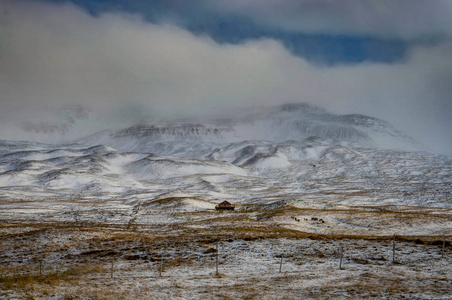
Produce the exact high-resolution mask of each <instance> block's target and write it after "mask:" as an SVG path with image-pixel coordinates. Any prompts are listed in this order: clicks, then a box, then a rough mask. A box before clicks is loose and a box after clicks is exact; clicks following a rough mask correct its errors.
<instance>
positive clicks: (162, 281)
mask: <svg viewBox="0 0 452 300" xmlns="http://www.w3.org/2000/svg"><path fill="white" fill-rule="evenodd" d="M236 229H237V228H236ZM2 233H3V238H2V240H1V246H2V249H4V252H3V255H2V265H1V268H2V280H1V286H2V291H1V294H0V295H1V299H26V298H28V299H335V298H339V299H341V298H355V299H356V298H359V299H364V298H365V299H369V298H378V299H381V298H386V299H405V298H406V299H450V297H452V289H451V287H452V270H451V268H450V265H451V263H452V256H451V255H452V249H451V244H450V237H448V238H449V240H448V241H446V247H444V248H443V243H442V241H441V240H435V239H431V238H426V237H424V238H423V239H422V240H421V239H415V240H410V241H407V240H404V239H402V238H401V237H398V238H397V239H396V241H395V252H394V253H395V262H393V261H392V259H393V241H392V240H391V239H346V238H339V237H336V238H320V237H317V236H311V237H310V238H308V237H296V238H295V237H292V238H288V237H282V235H284V232H279V233H278V232H273V236H272V237H270V236H269V237H266V238H264V237H251V235H250V236H248V237H243V236H241V237H240V234H238V232H236V234H235V236H234V235H228V236H226V235H217V236H204V235H199V236H190V237H188V236H185V235H180V236H176V235H172V236H166V237H164V236H155V235H152V233H158V230H151V231H147V232H144V231H139V232H131V231H125V230H121V229H118V228H117V229H114V230H113V229H110V230H107V229H105V228H104V229H101V228H88V227H79V228H77V227H65V228H55V227H53V228H50V227H49V228H45V227H39V226H37V227H36V226H30V227H21V226H19V227H3V228H2ZM279 235H281V236H279ZM217 245H218V249H219V251H218V275H216V256H217V251H216V249H217ZM341 248H342V249H344V252H343V255H342V268H339V266H340V263H341V262H340V257H341V255H340V249H341ZM281 258H282V260H281ZM39 261H41V263H39ZM160 270H161V271H162V272H161V273H160ZM280 270H281V271H280ZM40 272H41V276H39V274H40ZM112 277H113V278H112Z"/></svg>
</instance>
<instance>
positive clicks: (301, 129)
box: [76, 104, 421, 158]
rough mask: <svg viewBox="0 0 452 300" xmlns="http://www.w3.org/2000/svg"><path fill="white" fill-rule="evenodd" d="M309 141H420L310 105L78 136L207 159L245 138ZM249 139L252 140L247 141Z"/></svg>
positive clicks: (410, 144)
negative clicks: (213, 152) (215, 152)
mask: <svg viewBox="0 0 452 300" xmlns="http://www.w3.org/2000/svg"><path fill="white" fill-rule="evenodd" d="M308 139H319V140H323V141H326V140H329V141H334V142H342V143H353V144H356V145H359V146H369V147H377V148H386V149H388V148H391V149H404V150H415V149H417V150H419V149H420V148H421V145H420V144H418V143H417V142H416V141H414V140H413V139H411V138H409V137H408V136H406V135H404V134H403V133H401V132H400V131H398V130H396V129H395V128H394V127H392V126H391V125H390V124H389V123H387V122H385V121H383V120H380V119H376V118H373V117H368V116H364V115H357V114H352V115H334V114H331V113H329V112H327V111H325V110H324V109H322V108H319V107H316V106H312V105H309V104H290V105H283V106H280V107H273V108H265V109H264V108H262V109H255V110H254V111H251V112H246V113H240V114H236V116H235V117H233V118H227V119H224V118H223V119H211V120H204V121H203V122H202V123H201V122H199V120H198V123H193V122H192V123H183V122H182V121H178V122H177V121H173V122H166V123H165V124H162V123H160V124H159V123H157V124H152V125H137V126H133V127H130V128H126V129H123V130H119V131H108V130H107V131H101V132H98V133H95V134H93V135H91V136H88V137H85V138H82V139H80V140H78V141H76V142H77V143H80V144H83V145H90V146H93V145H98V144H102V145H108V146H110V147H113V148H115V149H118V150H121V151H137V152H153V153H159V154H165V155H174V156H182V157H187V156H188V157H194V158H206V157H207V156H206V155H208V154H211V152H212V151H213V150H215V149H216V148H218V147H228V148H230V147H229V144H231V143H238V144H240V143H243V142H244V141H259V143H257V144H258V145H256V147H258V146H259V144H260V143H261V142H269V143H272V144H274V145H277V144H281V143H285V142H287V141H295V142H302V143H305V144H306V141H308ZM247 143H250V142H247Z"/></svg>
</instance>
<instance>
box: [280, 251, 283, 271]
mask: <svg viewBox="0 0 452 300" xmlns="http://www.w3.org/2000/svg"><path fill="white" fill-rule="evenodd" d="M282 261H283V255H282V254H281V260H280V262H279V273H281V271H282Z"/></svg>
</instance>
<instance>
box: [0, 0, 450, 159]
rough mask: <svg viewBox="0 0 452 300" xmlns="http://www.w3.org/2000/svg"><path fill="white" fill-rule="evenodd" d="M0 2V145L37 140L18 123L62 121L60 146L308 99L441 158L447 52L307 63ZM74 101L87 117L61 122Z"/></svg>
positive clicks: (264, 48)
mask: <svg viewBox="0 0 452 300" xmlns="http://www.w3.org/2000/svg"><path fill="white" fill-rule="evenodd" d="M1 3H2V9H1V10H3V11H6V14H5V16H6V17H5V18H2V21H1V22H2V26H0V40H1V41H2V43H0V45H1V48H0V57H1V59H0V91H1V94H0V122H1V125H2V126H1V127H0V138H3V139H17V138H22V139H35V140H36V139H41V138H43V137H44V136H43V135H42V134H40V133H36V132H34V133H31V132H29V131H24V130H23V129H24V126H23V124H24V123H25V124H27V126H28V125H30V124H34V123H36V124H38V125H39V126H41V125H44V126H41V127H40V128H57V129H58V128H61V127H52V125H53V124H60V125H61V124H63V125H64V126H67V127H68V129H67V130H66V128H65V127H63V130H60V131H64V132H67V133H68V138H70V137H75V136H81V135H85V134H88V133H91V132H92V131H94V130H95V129H100V127H106V126H126V124H129V123H130V122H135V121H136V119H137V120H139V121H142V120H145V119H146V116H147V115H151V116H153V117H158V116H162V115H164V116H166V115H172V114H186V115H204V114H207V113H211V112H217V111H222V110H223V109H226V108H231V107H238V106H241V107H246V106H251V105H277V104H282V103H287V102H311V103H314V104H318V105H320V106H324V107H326V108H329V109H331V110H332V111H335V112H339V113H356V112H358V113H365V114H369V115H373V116H377V117H381V118H383V119H385V120H388V121H390V122H392V123H394V124H395V125H396V126H398V127H399V128H401V129H403V130H405V131H406V132H407V133H409V134H412V135H414V136H415V137H416V138H419V139H421V141H423V142H425V143H429V144H431V145H432V149H434V150H436V151H441V152H447V153H452V141H451V139H450V132H449V128H450V127H451V126H450V125H452V124H451V121H450V120H449V119H450V118H449V116H450V113H451V112H452V108H451V97H452V91H451V88H450V84H449V83H450V82H451V80H450V79H451V78H452V59H451V53H452V52H451V51H450V50H451V45H449V44H443V45H441V46H437V47H426V48H419V49H416V50H415V51H414V52H413V53H412V55H411V56H410V57H409V59H407V61H406V62H404V63H400V64H395V65H390V64H361V65H357V66H338V67H334V68H328V67H317V66H313V65H310V64H309V63H307V62H306V61H305V60H303V59H301V58H299V57H295V56H293V55H292V54H291V53H289V52H288V51H287V50H286V49H285V48H284V47H283V46H282V45H281V44H280V43H278V42H276V41H273V40H268V39H264V40H259V41H252V42H248V43H245V44H241V45H220V44H217V43H215V42H214V41H212V40H211V39H210V38H208V37H199V36H195V35H193V34H191V33H190V32H188V31H186V30H184V29H181V28H177V27H175V26H171V25H153V24H149V23H146V22H144V21H143V20H141V19H140V18H139V17H137V16H131V15H120V14H105V15H102V16H100V17H97V18H94V17H92V16H90V15H88V14H86V13H85V12H83V11H81V10H80V9H78V8H76V7H74V6H71V5H68V4H66V5H59V6H53V5H49V4H42V3H30V2H21V1H14V2H13V1H11V2H1ZM74 105H82V106H83V107H88V108H89V109H90V114H91V117H90V118H89V119H86V118H87V116H85V115H84V118H83V119H82V121H81V122H77V120H75V122H72V123H71V122H69V123H68V122H67V114H66V116H63V117H62V115H61V107H76V106H74ZM131 119H132V120H131ZM65 124H66V125H65ZM71 126H73V127H71ZM29 127H30V126H28V127H27V128H29ZM42 131H44V130H42ZM57 131H58V130H57Z"/></svg>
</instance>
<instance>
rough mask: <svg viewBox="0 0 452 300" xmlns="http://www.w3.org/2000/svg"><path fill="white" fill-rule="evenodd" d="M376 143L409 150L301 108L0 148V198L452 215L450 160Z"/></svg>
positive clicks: (387, 134) (374, 128)
mask: <svg viewBox="0 0 452 300" xmlns="http://www.w3.org/2000/svg"><path fill="white" fill-rule="evenodd" d="M381 140H386V141H392V144H391V145H394V144H398V145H397V146H399V145H402V146H403V147H405V148H407V147H408V148H410V147H411V148H413V147H416V146H418V144H416V142H415V141H413V140H412V139H410V138H409V137H407V136H405V135H403V134H402V133H401V132H399V131H397V130H396V129H394V128H393V127H392V126H391V125H389V124H388V123H386V122H384V121H382V120H379V119H375V118H372V117H366V116H362V115H343V116H339V115H333V114H330V113H328V112H326V111H325V110H323V109H321V108H317V107H312V106H309V105H305V104H302V105H286V106H283V107H279V108H274V109H265V110H264V109H261V110H256V111H252V112H248V113H244V114H242V115H237V116H235V118H233V119H231V118H229V119H222V120H218V119H217V120H209V121H204V122H202V123H201V122H198V123H196V124H195V123H190V125H187V124H185V125H184V124H181V123H180V122H173V123H166V124H163V125H162V124H160V125H158V124H153V125H139V126H134V127H130V128H126V129H123V130H119V131H102V132H98V133H96V134H94V135H91V136H88V137H86V138H83V139H80V140H78V141H76V142H74V143H72V144H65V145H47V144H40V143H32V142H14V141H0V197H2V198H4V199H6V198H8V199H9V198H12V199H24V198H27V199H30V198H31V199H39V198H42V197H63V198H76V199H79V198H80V199H84V198H87V199H92V198H102V199H124V200H127V199H130V200H133V199H142V198H146V199H147V198H159V197H179V196H181V197H196V198H199V199H204V200H208V201H213V202H218V201H222V200H223V199H229V200H232V201H234V202H236V203H256V204H257V203H259V204H265V203H276V202H278V201H282V202H281V203H282V204H281V205H288V203H289V204H290V203H292V204H290V205H295V206H297V207H298V206H300V205H302V206H312V205H327V203H339V204H347V205H361V204H371V205H376V204H378V205H382V204H403V205H420V206H442V207H443V206H446V207H452V199H451V198H452V197H451V195H452V184H451V183H452V161H451V159H450V158H448V157H444V156H440V155H435V154H429V153H426V152H419V151H401V150H393V149H384V148H382V147H379V145H378V143H380V142H381ZM383 146H385V145H383ZM300 201H301V202H300ZM300 203H302V204H300Z"/></svg>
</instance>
